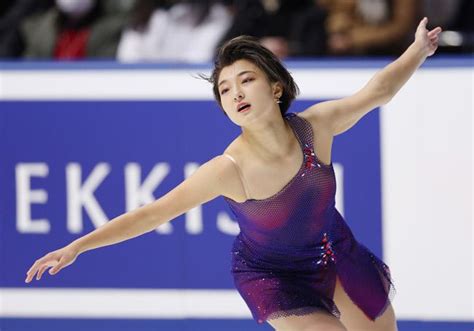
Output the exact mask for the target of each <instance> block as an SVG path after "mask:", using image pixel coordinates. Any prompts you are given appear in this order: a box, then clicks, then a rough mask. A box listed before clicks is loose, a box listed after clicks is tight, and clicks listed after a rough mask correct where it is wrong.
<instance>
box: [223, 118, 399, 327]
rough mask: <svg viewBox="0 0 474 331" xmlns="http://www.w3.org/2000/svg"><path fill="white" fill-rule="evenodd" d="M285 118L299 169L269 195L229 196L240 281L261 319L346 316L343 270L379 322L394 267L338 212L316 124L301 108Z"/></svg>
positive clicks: (355, 297) (356, 298)
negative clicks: (317, 147) (318, 149)
mask: <svg viewBox="0 0 474 331" xmlns="http://www.w3.org/2000/svg"><path fill="white" fill-rule="evenodd" d="M285 119H286V120H287V121H288V123H289V125H290V126H291V127H292V129H293V131H294V133H295V135H296V137H297V138H298V141H299V143H300V145H301V148H302V152H303V155H304V157H303V163H302V165H301V167H300V169H299V171H298V173H297V174H296V175H295V176H294V177H293V178H292V179H291V180H290V181H289V182H288V183H287V184H286V185H285V186H284V187H283V189H281V190H280V191H279V192H278V193H276V194H274V195H273V196H271V197H269V198H266V199H248V200H246V201H244V202H241V203H239V202H236V201H234V200H232V199H230V198H227V197H224V199H225V200H226V201H227V202H228V204H229V206H230V209H231V210H232V212H233V213H234V215H235V217H236V219H237V221H238V224H239V227H240V233H239V235H238V236H237V237H236V238H235V241H234V244H233V248H232V270H231V271H232V274H233V277H234V282H235V286H236V288H237V290H238V291H239V293H240V294H241V296H242V297H243V299H244V301H245V302H246V304H247V305H248V307H249V308H250V310H251V312H252V315H253V317H254V319H255V320H256V321H257V322H258V323H263V322H264V321H266V320H268V319H274V318H277V317H281V316H289V315H304V314H308V313H310V312H314V311H321V310H324V311H327V312H329V313H331V314H333V315H334V316H336V317H338V318H339V317H340V311H339V309H338V308H337V306H336V305H335V303H334V301H333V296H334V290H335V285H336V276H338V277H339V279H340V281H341V283H342V286H343V288H344V290H345V291H346V293H347V294H348V296H349V297H350V298H351V299H352V301H353V302H354V303H355V304H356V305H357V306H358V307H359V308H360V309H361V310H362V311H363V312H364V313H365V315H366V316H367V317H368V318H369V319H371V320H374V319H376V318H377V317H378V316H380V315H381V314H382V313H383V312H384V311H385V309H386V308H387V306H388V304H389V302H390V300H391V297H392V295H393V293H394V287H393V283H392V280H391V277H390V270H389V267H388V266H387V265H386V264H385V263H383V262H382V261H381V260H380V259H379V258H377V257H376V256H375V255H374V254H373V253H372V252H371V251H370V250H369V249H368V248H366V247H365V246H364V245H362V244H361V243H359V242H357V240H356V239H355V238H354V235H353V234H352V232H351V230H350V229H349V227H348V226H347V224H346V222H345V221H344V219H343V217H342V216H341V214H340V213H339V212H338V211H337V210H336V208H335V193H336V181H335V175H334V169H333V164H332V163H331V164H329V165H326V164H324V163H322V162H320V160H319V159H318V158H317V157H316V155H315V153H314V149H313V132H312V128H311V124H310V123H308V122H307V121H306V120H305V119H303V118H302V117H300V116H297V115H296V114H295V113H288V114H287V115H285Z"/></svg>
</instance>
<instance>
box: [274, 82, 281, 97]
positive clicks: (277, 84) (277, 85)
mask: <svg viewBox="0 0 474 331" xmlns="http://www.w3.org/2000/svg"><path fill="white" fill-rule="evenodd" d="M272 91H273V96H274V97H275V98H276V99H280V98H281V96H282V95H283V85H282V84H281V82H275V83H272Z"/></svg>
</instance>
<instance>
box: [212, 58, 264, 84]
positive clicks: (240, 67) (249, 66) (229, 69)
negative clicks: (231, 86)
mask: <svg viewBox="0 0 474 331" xmlns="http://www.w3.org/2000/svg"><path fill="white" fill-rule="evenodd" d="M242 71H253V72H255V73H257V74H261V73H262V70H260V68H259V67H257V66H256V65H255V64H254V63H253V62H251V61H248V60H244V59H242V60H237V61H235V62H234V63H232V64H231V65H228V66H226V67H224V68H222V70H221V73H220V75H219V82H218V83H220V82H222V81H224V80H229V79H231V78H233V77H235V76H237V75H238V74H239V73H241V72H242Z"/></svg>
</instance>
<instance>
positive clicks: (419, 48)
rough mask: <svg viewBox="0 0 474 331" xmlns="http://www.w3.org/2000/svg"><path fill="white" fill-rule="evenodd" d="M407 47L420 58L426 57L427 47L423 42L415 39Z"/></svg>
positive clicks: (427, 53)
mask: <svg viewBox="0 0 474 331" xmlns="http://www.w3.org/2000/svg"><path fill="white" fill-rule="evenodd" d="M409 49H411V50H412V52H413V53H414V54H416V55H417V56H418V57H420V58H422V59H426V58H427V57H428V55H429V48H428V46H427V45H426V44H425V43H422V42H420V41H418V40H415V41H414V42H413V43H412V44H411V45H410V46H409Z"/></svg>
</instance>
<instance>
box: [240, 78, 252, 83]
mask: <svg viewBox="0 0 474 331" xmlns="http://www.w3.org/2000/svg"><path fill="white" fill-rule="evenodd" d="M251 81H253V78H252V77H247V78H245V79H244V80H243V81H242V83H246V82H251Z"/></svg>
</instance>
